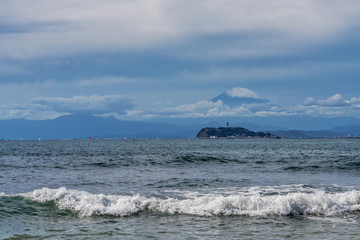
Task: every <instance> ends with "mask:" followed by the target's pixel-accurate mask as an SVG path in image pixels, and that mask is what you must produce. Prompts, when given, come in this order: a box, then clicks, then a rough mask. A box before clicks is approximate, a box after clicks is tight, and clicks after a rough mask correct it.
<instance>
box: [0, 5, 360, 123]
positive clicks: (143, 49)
mask: <svg viewBox="0 0 360 240" xmlns="http://www.w3.org/2000/svg"><path fill="white" fill-rule="evenodd" d="M0 6H1V7H0V119H22V118H24V119H51V118H55V117H58V116H61V115H65V114H70V113H90V114H97V115H101V116H108V115H112V116H115V117H117V118H119V119H127V120H132V119H133V120H146V119H158V118H172V117H192V118H196V117H214V116H215V117H216V116H249V117H252V116H264V117H266V116H274V115H275V116H286V115H314V116H325V117H334V116H354V117H360V91H359V90H360V18H359V16H360V1H358V0H346V1H345V0H326V1H325V0H303V1H289V0H272V1H268V0H257V1H251V0H221V1H219V0H202V1H190V0H181V1H180V0H177V1H176V0H103V1H98V0H96V1H95V0H86V1H85V0H62V1H58V0H56V1H55V0H11V1H8V0H0ZM238 87H240V88H246V89H249V90H251V91H253V92H254V93H256V94H257V95H258V96H260V97H262V98H264V99H267V100H269V101H270V102H271V104H269V103H268V104H266V105H263V106H257V107H256V108H254V107H251V106H250V107H249V106H247V105H242V106H239V107H237V108H231V107H230V108H229V106H227V105H226V104H224V103H223V102H221V101H218V102H211V101H209V100H210V99H212V98H214V97H216V96H217V95H219V94H221V93H223V92H225V91H228V90H230V89H233V88H238Z"/></svg>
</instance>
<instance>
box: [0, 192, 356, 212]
mask: <svg viewBox="0 0 360 240" xmlns="http://www.w3.org/2000/svg"><path fill="white" fill-rule="evenodd" d="M0 196H1V195H0ZM3 196H4V195H3ZM19 196H21V197H24V198H25V199H29V200H32V201H36V202H39V203H47V202H54V203H55V204H56V206H57V207H58V208H59V209H61V210H71V211H74V212H76V213H78V214H79V215H80V216H81V217H86V216H94V215H111V216H120V217H124V216H130V215H134V214H137V213H139V212H145V211H150V212H158V213H164V214H190V215H197V216H217V215H226V216H255V217H256V216H269V215H270V216H271V215H275V216H286V215H295V216H297V215H315V216H326V217H331V216H337V215H340V214H343V213H351V212H357V211H359V210H360V191H357V190H350V191H345V192H341V193H326V192H325V191H323V190H318V191H315V192H312V193H309V192H289V193H286V194H274V195H264V194H260V193H251V194H243V193H241V194H230V195H227V196H225V195H221V194H205V195H198V194H190V195H187V196H185V197H184V198H182V199H177V198H165V199H161V198H156V197H145V196H141V195H139V194H137V195H132V196H127V195H104V194H91V193H89V192H86V191H78V190H71V189H66V188H64V187H62V188H59V189H49V188H42V189H38V190H34V191H32V192H29V193H24V194H20V195H17V197H19Z"/></svg>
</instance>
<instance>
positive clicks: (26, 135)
mask: <svg viewBox="0 0 360 240" xmlns="http://www.w3.org/2000/svg"><path fill="white" fill-rule="evenodd" d="M200 128H201V126H196V125H176V124H161V123H147V122H136V121H120V120H117V119H115V118H113V117H110V118H101V117H95V116H92V115H81V114H74V115H67V116H62V117H59V118H56V119H51V120H24V119H17V120H2V121H0V139H38V138H41V139H57V138H60V139H75V138H78V139H87V138H89V137H90V136H92V138H102V139H104V138H112V139H122V138H123V137H124V136H126V137H127V138H157V137H159V138H193V137H194V136H195V135H196V133H197V132H198V130H199V129H200Z"/></svg>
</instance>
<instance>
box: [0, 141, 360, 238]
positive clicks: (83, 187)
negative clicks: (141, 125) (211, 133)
mask: <svg viewBox="0 0 360 240" xmlns="http://www.w3.org/2000/svg"><path fill="white" fill-rule="evenodd" d="M359 210H360V140H357V139H312V140H310V139H302V140H301V139H299V140H291V139H232V140H225V139H224V140H219V139H212V140H196V139H191V140H127V141H111V140H108V141H105V140H104V141H100V140H93V141H84V140H83V141H0V238H1V239H360V228H359V226H360V212H359Z"/></svg>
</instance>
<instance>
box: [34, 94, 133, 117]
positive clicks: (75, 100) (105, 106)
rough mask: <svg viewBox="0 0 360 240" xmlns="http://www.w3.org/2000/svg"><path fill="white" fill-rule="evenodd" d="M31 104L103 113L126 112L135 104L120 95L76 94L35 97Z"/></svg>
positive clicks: (61, 110) (47, 109)
mask: <svg viewBox="0 0 360 240" xmlns="http://www.w3.org/2000/svg"><path fill="white" fill-rule="evenodd" d="M31 104H33V105H34V106H36V108H38V109H41V110H43V111H55V112H67V113H90V114H101V113H109V112H115V113H118V114H125V111H126V110H129V109H132V108H133V107H134V104H133V103H132V101H131V100H130V99H128V98H126V97H123V96H120V95H105V96H98V95H92V96H74V97H71V98H60V97H59V98H34V99H32V100H31Z"/></svg>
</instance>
